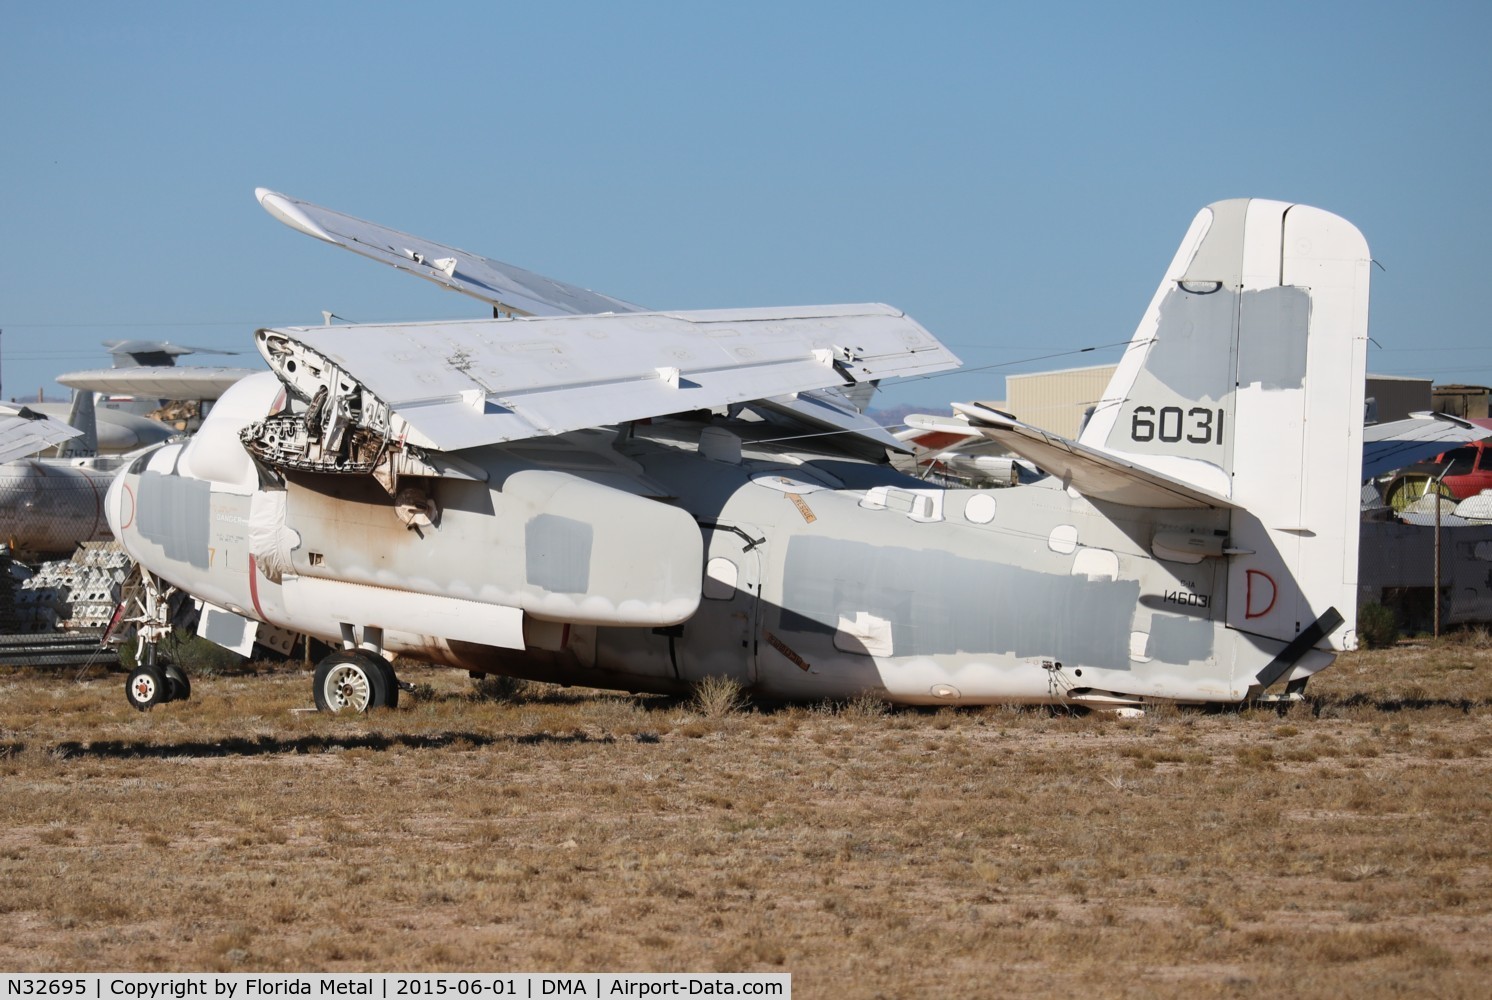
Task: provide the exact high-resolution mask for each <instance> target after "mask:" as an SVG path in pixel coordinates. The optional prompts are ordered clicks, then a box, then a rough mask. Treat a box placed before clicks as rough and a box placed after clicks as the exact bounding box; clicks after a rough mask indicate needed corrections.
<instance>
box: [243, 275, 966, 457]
mask: <svg viewBox="0 0 1492 1000" xmlns="http://www.w3.org/2000/svg"><path fill="white" fill-rule="evenodd" d="M256 342H257V344H258V346H259V350H260V353H261V354H263V355H264V357H265V359H266V360H267V361H268V362H269V364H270V367H271V368H272V369H274V371H275V372H276V374H278V375H279V377H280V379H281V380H282V381H283V382H284V383H285V384H286V385H287V386H288V387H289V388H290V391H291V393H292V394H293V395H294V396H296V397H297V398H298V399H301V400H307V401H311V400H315V399H317V398H318V394H319V398H320V399H321V402H319V403H313V405H312V406H311V410H313V411H314V414H313V416H316V417H320V418H322V419H325V420H327V421H332V420H333V419H334V417H335V415H336V414H339V413H341V414H346V415H351V414H352V412H353V411H352V410H351V409H350V408H348V407H347V406H346V404H344V403H343V402H342V400H344V399H346V398H349V394H350V393H354V392H359V391H362V392H366V393H368V394H370V395H371V396H373V397H375V398H376V401H377V403H378V404H379V405H380V407H382V408H386V410H387V413H386V414H380V415H375V414H374V413H373V410H372V408H371V407H370V406H369V405H367V404H362V403H360V404H358V406H357V413H358V414H359V416H358V417H356V418H355V419H356V420H358V421H360V422H361V423H362V424H363V425H365V426H367V427H369V428H370V429H372V428H385V427H386V430H379V431H378V433H380V434H383V433H387V434H389V435H391V436H392V437H394V438H401V437H403V436H404V435H407V437H403V439H405V440H407V441H408V442H409V443H410V444H412V445H415V446H417V447H421V448H428V449H435V450H439V451H456V450H460V449H462V448H472V447H476V446H478V445H484V444H495V443H498V442H501V441H515V440H521V439H525V438H532V437H542V436H548V435H553V434H562V433H565V432H567V431H571V430H577V429H580V428H584V427H599V426H605V425H608V424H615V423H621V422H624V421H627V420H638V419H643V418H646V417H654V416H663V415H666V414H670V413H679V412H683V411H686V410H699V409H709V408H713V407H717V406H725V405H729V404H732V403H739V402H746V401H750V400H759V399H762V398H764V397H769V396H779V395H782V394H784V393H793V392H806V391H808V390H812V389H820V388H825V387H829V386H839V385H845V384H855V383H860V382H867V381H871V380H874V379H881V378H889V377H895V376H903V375H920V374H926V373H929V372H936V371H942V370H945V369H948V368H953V367H956V366H957V365H958V359H957V358H956V357H954V356H953V354H952V353H951V352H949V351H948V349H947V348H945V347H944V346H943V345H942V344H940V343H939V342H938V340H937V339H936V338H935V337H933V335H932V334H930V333H928V332H927V331H926V330H925V329H923V328H922V327H921V326H920V325H918V324H917V322H916V321H915V320H913V319H911V318H910V317H908V316H906V315H905V314H903V313H901V312H900V311H898V310H896V309H893V308H891V307H890V306H884V305H877V304H871V305H851V306H804V307H798V308H776V309H735V310H711V311H703V312H671V313H640V314H627V315H592V316H570V317H554V318H520V319H504V320H470V321H456V322H434V323H405V324H395V325H348V326H331V327H325V326H318V327H289V328H284V329H275V330H260V331H259V332H258V334H256ZM394 417H397V418H398V420H394V419H393V418H394ZM337 419H342V418H337ZM385 420H387V421H388V422H387V424H386V425H385V424H384V423H383V421H385ZM400 421H402V426H401V425H400V423H399V422H400ZM327 429H328V430H329V431H332V432H333V434H335V433H336V432H335V427H334V425H333V424H332V423H328V424H327Z"/></svg>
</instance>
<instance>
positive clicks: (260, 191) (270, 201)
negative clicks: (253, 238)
mask: <svg viewBox="0 0 1492 1000" xmlns="http://www.w3.org/2000/svg"><path fill="white" fill-rule="evenodd" d="M254 197H255V198H257V199H258V200H259V204H260V206H261V207H262V208H263V209H264V210H265V211H266V212H268V213H269V214H270V215H272V216H274V217H275V218H276V219H278V220H280V221H281V222H283V223H284V224H285V225H287V226H289V227H290V228H291V229H294V230H297V231H299V232H302V233H305V234H306V235H307V236H314V237H315V238H316V239H318V240H325V241H326V242H327V243H336V242H337V241H336V240H335V239H333V238H332V236H331V235H330V234H329V233H327V231H326V230H324V229H322V228H321V227H320V226H318V225H316V223H314V222H312V221H311V219H310V217H309V216H307V215H306V213H305V212H304V211H302V210H301V208H300V206H299V205H297V204H296V203H295V201H294V200H293V199H291V198H289V197H287V196H286V195H283V194H280V193H279V192H278V191H271V190H270V189H269V188H255V189H254Z"/></svg>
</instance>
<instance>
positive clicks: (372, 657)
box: [311, 649, 398, 712]
mask: <svg viewBox="0 0 1492 1000" xmlns="http://www.w3.org/2000/svg"><path fill="white" fill-rule="evenodd" d="M380 660H383V657H381V656H378V655H376V654H374V653H369V652H368V651H367V650H365V649H343V650H338V651H337V652H335V653H333V654H332V655H330V656H328V657H327V658H326V659H324V660H322V661H321V662H320V663H318V664H317V665H316V676H315V678H314V680H313V681H312V684H311V693H312V695H313V696H314V697H315V699H316V710H317V711H319V712H367V711H371V710H372V709H375V708H386V707H388V705H389V685H388V676H389V674H387V673H385V672H384V671H385V669H387V670H388V671H389V673H392V671H393V668H392V667H389V666H388V661H387V660H383V664H382V665H380V664H379V661H380ZM395 690H398V689H397V688H396V689H395Z"/></svg>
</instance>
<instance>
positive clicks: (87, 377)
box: [57, 366, 263, 400]
mask: <svg viewBox="0 0 1492 1000" xmlns="http://www.w3.org/2000/svg"><path fill="white" fill-rule="evenodd" d="M262 370H263V369H260V368H208V367H191V368H177V367H175V366H164V367H161V366H149V367H147V366H138V367H134V368H98V369H93V370H91V371H82V372H68V373H67V374H66V375H59V376H57V381H58V382H60V383H62V384H63V385H65V386H67V387H68V388H69V389H82V390H84V391H86V392H102V393H105V394H106V395H111V396H143V397H146V398H148V399H180V400H195V399H218V398H220V397H221V396H222V395H223V393H225V392H227V391H228V389H229V387H231V386H232V385H234V384H235V383H236V382H238V380H239V379H241V378H245V377H246V376H249V375H254V374H256V373H258V372H260V371H262Z"/></svg>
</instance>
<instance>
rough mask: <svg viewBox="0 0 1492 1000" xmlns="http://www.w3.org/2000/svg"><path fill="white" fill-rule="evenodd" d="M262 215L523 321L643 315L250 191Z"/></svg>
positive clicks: (586, 292) (584, 291)
mask: <svg viewBox="0 0 1492 1000" xmlns="http://www.w3.org/2000/svg"><path fill="white" fill-rule="evenodd" d="M254 195H255V197H257V198H258V199H259V204H260V205H262V206H263V207H264V210H265V211H266V212H268V213H269V214H270V215H272V216H274V217H275V218H276V219H278V220H280V221H281V222H283V223H284V224H285V225H287V226H289V227H290V228H292V229H295V230H297V231H299V232H302V233H305V234H306V235H307V236H314V237H315V238H316V239H318V240H325V241H326V242H327V243H331V244H333V245H334V246H339V247H342V248H343V249H346V250H351V251H352V252H353V253H356V254H361V255H362V256H364V257H368V258H370V259H372V260H376V261H379V262H380V263H383V264H388V265H389V266H391V267H395V268H398V269H399V270H401V271H407V272H409V273H410V274H413V275H415V276H416V277H420V278H424V279H425V280H426V281H433V282H435V283H436V284H437V285H444V286H445V287H446V288H450V289H453V290H454V291H458V292H461V293H462V294H464V295H470V296H471V297H472V298H475V299H481V300H482V301H483V302H490V303H492V304H493V305H495V306H498V307H499V308H501V309H504V310H507V311H509V312H514V313H519V314H522V315H526V316H565V315H574V314H579V313H606V312H613V313H626V312H641V311H642V307H641V306H637V305H633V304H632V303H630V302H623V301H622V300H621V299H614V298H612V297H611V296H609V295H602V294H601V293H600V292H593V291H591V290H590V289H588V288H581V287H580V286H579V285H571V284H567V283H565V282H563V281H555V280H554V279H553V278H546V277H544V276H543V275H542V274H535V273H534V272H533V271H526V270H524V269H523V268H521V267H514V266H513V265H512V264H504V263H503V262H502V261H497V260H489V259H488V258H486V257H482V256H480V255H478V254H474V253H469V252H467V251H465V250H460V249H457V248H456V247H452V246H447V245H445V244H444V243H436V242H435V241H434V240H427V239H424V238H423V237H420V236H411V235H410V234H409V233H402V232H400V231H399V230H397V229H390V228H388V227H387V226H380V225H378V224H377V223H374V222H368V221H366V220H364V219H358V218H355V217H353V216H351V215H344V214H343V213H341V212H336V211H333V210H332V209H329V208H323V207H321V206H320V205H313V204H312V203H310V202H308V201H301V200H299V199H297V198H290V197H288V196H286V195H283V194H278V193H276V192H274V191H270V190H267V189H265V188H259V189H258V190H256V191H255V192H254Z"/></svg>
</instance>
